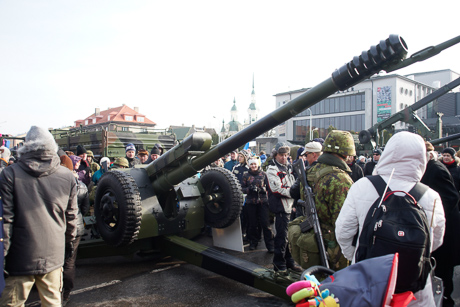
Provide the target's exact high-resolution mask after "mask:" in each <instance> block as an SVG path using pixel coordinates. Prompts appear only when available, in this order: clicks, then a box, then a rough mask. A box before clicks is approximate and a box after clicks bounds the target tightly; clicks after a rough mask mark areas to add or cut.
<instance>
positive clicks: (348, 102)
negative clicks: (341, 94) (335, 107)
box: [345, 96, 351, 112]
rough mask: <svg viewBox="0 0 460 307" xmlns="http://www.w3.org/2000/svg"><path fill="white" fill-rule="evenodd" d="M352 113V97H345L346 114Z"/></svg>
mask: <svg viewBox="0 0 460 307" xmlns="http://www.w3.org/2000/svg"><path fill="white" fill-rule="evenodd" d="M349 111H351V97H350V96H345V112H349Z"/></svg>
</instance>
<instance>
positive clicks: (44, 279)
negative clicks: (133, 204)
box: [0, 126, 460, 306]
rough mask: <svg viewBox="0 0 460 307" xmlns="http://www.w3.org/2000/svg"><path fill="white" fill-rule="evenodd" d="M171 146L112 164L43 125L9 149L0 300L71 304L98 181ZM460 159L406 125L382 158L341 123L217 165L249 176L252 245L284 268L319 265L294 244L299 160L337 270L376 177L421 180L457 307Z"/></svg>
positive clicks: (4, 155)
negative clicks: (70, 147)
mask: <svg viewBox="0 0 460 307" xmlns="http://www.w3.org/2000/svg"><path fill="white" fill-rule="evenodd" d="M401 144H404V146H401ZM163 150H164V149H163V148H162V147H161V145H159V144H156V145H155V146H154V147H153V148H152V149H151V150H150V152H149V151H147V150H145V149H143V148H140V149H138V150H137V149H136V147H135V145H134V144H127V145H126V147H125V157H119V158H116V159H114V161H113V162H112V161H111V160H110V159H109V158H108V157H102V158H101V159H100V160H99V161H96V159H95V157H94V154H93V153H92V152H91V151H90V150H87V149H85V148H84V147H83V146H78V147H77V148H76V153H73V152H64V151H62V150H60V149H59V148H58V147H57V145H56V143H55V141H54V139H53V137H52V135H51V134H50V133H49V132H48V131H47V130H46V129H42V128H39V127H35V126H33V127H32V128H31V129H30V131H29V132H28V133H27V136H26V138H25V142H24V146H23V147H21V148H20V149H19V151H18V153H19V159H17V160H16V159H14V158H13V159H10V155H11V153H10V152H9V150H8V149H7V148H5V147H0V193H1V201H2V203H3V219H2V221H3V228H2V230H3V231H4V233H3V241H1V243H3V244H4V251H5V252H4V257H5V262H4V264H5V272H7V274H8V276H9V277H8V278H7V279H6V283H5V289H4V291H3V294H2V296H1V298H0V305H1V306H13V305H21V304H22V303H24V302H25V301H26V300H27V297H28V295H29V293H30V290H31V288H32V286H33V285H34V284H35V285H36V287H37V289H38V292H39V294H40V299H41V301H42V306H61V304H63V305H65V304H66V302H68V301H69V299H70V292H71V290H72V288H73V281H74V277H75V260H76V254H77V249H78V245H79V242H80V240H81V236H82V235H83V234H84V227H83V216H84V215H85V214H87V213H88V211H89V210H90V198H91V193H94V191H95V187H96V186H97V184H98V182H99V180H100V178H101V177H102V175H103V174H104V173H105V172H107V171H110V169H117V168H132V167H135V166H136V165H141V164H149V163H151V162H152V161H155V160H156V159H158V158H159V157H160V156H161V155H162V154H163ZM294 155H295V156H294ZM458 155H460V153H457V152H456V151H455V149H453V148H451V147H448V148H445V149H444V150H443V151H442V153H437V152H435V151H434V148H433V146H432V145H431V144H430V143H429V142H425V141H423V139H422V138H421V137H420V136H418V135H416V134H413V133H409V132H400V133H397V134H395V135H394V136H393V137H392V138H391V139H390V140H389V142H388V143H387V145H386V147H385V149H384V150H382V149H379V148H377V149H375V150H374V151H373V152H372V158H370V159H366V158H365V157H364V156H360V157H358V156H357V155H356V150H355V146H354V141H353V138H352V136H351V134H350V133H349V132H346V131H339V130H334V131H332V132H330V133H329V134H328V135H327V137H326V138H325V139H315V140H313V141H311V142H309V143H307V144H305V146H304V147H300V148H298V149H296V151H295V152H294V153H292V152H291V148H290V146H289V145H288V144H286V143H278V144H276V146H275V147H274V149H273V150H272V152H271V153H270V154H266V153H265V152H263V151H262V152H260V153H259V154H255V153H253V152H252V151H251V150H250V149H242V150H239V151H238V150H234V151H232V152H231V153H229V154H228V155H226V156H225V157H222V158H220V159H218V160H217V161H215V162H213V163H212V164H211V165H210V167H223V168H225V169H227V170H228V171H230V172H232V173H233V174H234V176H235V178H236V180H238V182H239V183H240V185H241V190H242V193H243V194H244V196H245V197H244V205H243V209H242V211H241V216H240V217H241V226H242V236H243V240H244V241H246V242H247V243H248V249H249V250H256V249H258V248H260V247H259V243H260V242H262V239H263V242H264V243H265V248H266V250H267V252H268V253H270V254H273V261H272V264H273V269H274V271H276V272H278V273H279V274H286V273H287V272H288V271H289V270H291V271H297V272H301V271H303V269H305V268H307V267H310V266H312V265H319V264H321V263H320V262H319V259H320V258H319V256H318V246H317V245H315V244H318V242H316V243H315V241H314V240H313V241H311V243H305V244H304V243H302V244H304V245H305V246H300V248H294V247H293V246H292V245H294V244H297V245H298V243H297V242H292V240H290V239H289V238H291V236H290V235H289V231H290V229H291V227H294V225H298V224H299V223H297V222H296V221H297V220H302V218H304V216H305V214H306V213H305V211H304V208H303V207H302V201H305V193H304V189H305V188H306V187H304V186H303V184H302V180H301V178H298V177H299V175H298V174H297V173H296V172H294V171H293V164H294V163H296V162H297V161H300V162H298V163H301V165H302V167H303V169H304V170H305V177H306V178H305V179H306V182H307V183H308V185H309V186H310V187H311V189H312V191H313V193H314V200H315V204H316V211H317V215H318V219H319V222H320V226H321V232H322V237H323V241H324V242H322V244H324V247H325V249H326V251H327V255H328V262H329V266H330V267H331V268H332V269H333V270H340V269H343V268H345V267H347V266H348V265H350V264H351V263H354V262H355V253H356V250H357V247H356V242H355V240H356V236H357V235H359V234H360V233H361V231H362V228H363V224H364V220H365V218H366V215H367V213H368V210H369V208H370V207H371V205H372V204H373V203H375V202H376V200H378V199H379V197H380V195H379V193H378V192H377V191H376V190H375V189H374V188H373V186H372V183H371V181H370V180H369V178H368V177H369V176H376V175H379V176H380V177H381V178H382V179H383V180H384V181H385V183H386V184H387V186H388V187H389V188H390V189H391V190H392V191H405V192H408V191H410V190H411V189H412V187H413V186H414V185H415V184H416V183H418V182H422V183H423V184H425V185H426V186H428V187H429V188H428V190H427V192H426V193H424V194H423V196H422V197H421V198H420V200H419V202H418V203H419V205H420V206H421V207H422V208H423V209H424V212H425V213H426V217H427V220H428V221H431V224H430V227H431V240H430V246H429V249H430V251H431V252H432V253H431V255H432V256H433V257H434V258H435V259H436V260H437V266H436V268H435V271H434V273H435V274H436V275H437V276H439V277H441V278H442V279H443V281H444V285H445V287H446V292H445V296H446V298H445V300H444V304H445V306H453V301H452V299H451V297H450V294H451V292H452V290H453V282H452V277H453V269H454V266H456V265H459V264H460V240H459V238H458V235H457V234H458V233H459V232H460V212H459V205H458V201H459V197H460V196H459V189H460V158H459V157H458ZM294 158H295V159H294ZM60 166H63V167H60ZM433 203H434V204H435V206H433V205H432V204H433ZM37 204H38V206H37ZM32 207H33V208H32ZM272 222H273V224H274V225H273V226H271V223H272ZM13 234H14V236H13ZM44 236H46V237H48V238H51V239H50V240H49V244H46V245H44V244H42V243H43V242H42V238H43V237H44ZM25 239H27V244H24V240H25ZM309 244H310V245H309ZM291 252H292V253H291ZM300 259H302V260H300ZM2 263H3V261H2ZM61 284H62V285H63V287H62V291H61V289H60V285H61ZM430 286H431V282H430V279H428V280H427V281H426V287H425V288H424V289H422V290H420V291H418V292H417V293H415V298H416V299H417V300H416V301H414V302H413V303H411V304H412V305H414V306H430V305H432V304H431V303H432V301H433V294H432V292H431V289H430ZM1 287H2V281H1V280H0V290H1ZM412 305H411V306H412Z"/></svg>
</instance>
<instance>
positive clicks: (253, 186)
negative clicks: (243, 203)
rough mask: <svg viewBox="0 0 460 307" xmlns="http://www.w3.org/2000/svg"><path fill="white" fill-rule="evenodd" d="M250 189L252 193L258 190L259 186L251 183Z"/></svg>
mask: <svg viewBox="0 0 460 307" xmlns="http://www.w3.org/2000/svg"><path fill="white" fill-rule="evenodd" d="M250 189H251V191H252V192H254V193H257V192H258V191H259V188H258V187H257V186H256V185H252V186H251V188H250Z"/></svg>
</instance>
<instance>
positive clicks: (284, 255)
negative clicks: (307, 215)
mask: <svg viewBox="0 0 460 307" xmlns="http://www.w3.org/2000/svg"><path fill="white" fill-rule="evenodd" d="M289 219H290V214H289V213H285V212H280V213H276V214H275V229H276V235H275V253H274V255H273V265H274V267H275V271H276V270H279V271H283V270H286V269H287V268H291V267H293V266H294V264H295V262H294V259H293V258H292V256H291V252H290V250H289V246H288V239H287V232H288V223H289Z"/></svg>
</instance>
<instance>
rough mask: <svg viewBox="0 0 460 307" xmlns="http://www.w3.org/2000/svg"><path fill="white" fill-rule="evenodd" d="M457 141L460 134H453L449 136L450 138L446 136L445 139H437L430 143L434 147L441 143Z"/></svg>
mask: <svg viewBox="0 0 460 307" xmlns="http://www.w3.org/2000/svg"><path fill="white" fill-rule="evenodd" d="M456 139H460V133H455V134H452V135H449V136H445V137H443V138H439V139H436V140H431V141H429V142H430V143H431V144H432V145H439V144H441V143H445V142H449V141H452V140H456Z"/></svg>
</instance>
